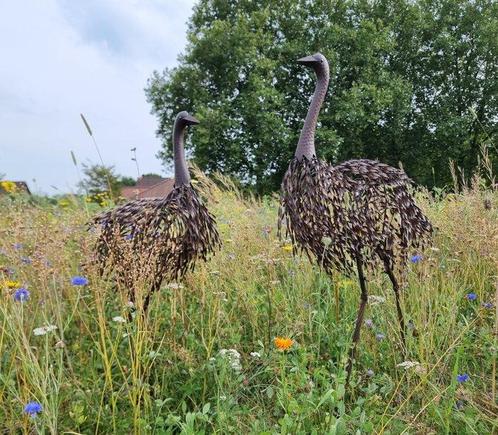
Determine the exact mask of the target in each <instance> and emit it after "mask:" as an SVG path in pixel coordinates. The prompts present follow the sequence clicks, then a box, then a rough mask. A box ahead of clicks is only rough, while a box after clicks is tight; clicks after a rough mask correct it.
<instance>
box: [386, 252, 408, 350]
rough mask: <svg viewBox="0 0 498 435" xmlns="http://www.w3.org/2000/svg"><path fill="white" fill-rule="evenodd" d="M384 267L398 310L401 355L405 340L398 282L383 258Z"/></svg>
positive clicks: (404, 347) (404, 348)
mask: <svg viewBox="0 0 498 435" xmlns="http://www.w3.org/2000/svg"><path fill="white" fill-rule="evenodd" d="M384 269H385V271H386V274H387V276H388V277H389V279H390V280H391V283H392V285H393V290H394V295H395V297H396V311H397V312H398V321H399V330H400V334H401V343H402V348H403V349H402V350H403V355H404V354H405V352H406V340H405V320H404V318H403V311H402V310H401V303H400V297H399V284H398V280H397V279H396V276H395V275H394V272H393V269H392V268H391V266H390V265H389V263H388V262H387V261H386V260H384Z"/></svg>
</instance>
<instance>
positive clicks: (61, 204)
mask: <svg viewBox="0 0 498 435" xmlns="http://www.w3.org/2000/svg"><path fill="white" fill-rule="evenodd" d="M59 205H60V206H61V207H68V206H69V201H68V200H67V199H61V200H60V201H59Z"/></svg>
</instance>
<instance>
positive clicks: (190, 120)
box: [175, 110, 199, 126]
mask: <svg viewBox="0 0 498 435" xmlns="http://www.w3.org/2000/svg"><path fill="white" fill-rule="evenodd" d="M175 122H178V123H179V124H180V125H182V126H187V125H197V124H199V121H198V120H197V119H195V118H194V117H193V116H192V115H190V114H189V113H188V112H187V111H186V110H182V111H181V112H180V113H178V115H176V121H175Z"/></svg>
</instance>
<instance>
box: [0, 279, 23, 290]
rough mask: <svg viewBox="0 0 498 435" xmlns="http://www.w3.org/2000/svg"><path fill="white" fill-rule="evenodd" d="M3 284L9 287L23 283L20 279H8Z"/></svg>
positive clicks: (16, 286)
mask: <svg viewBox="0 0 498 435" xmlns="http://www.w3.org/2000/svg"><path fill="white" fill-rule="evenodd" d="M3 284H4V286H5V287H7V288H8V289H13V288H18V287H20V286H21V283H20V282H19V281H10V280H7V281H4V282H3Z"/></svg>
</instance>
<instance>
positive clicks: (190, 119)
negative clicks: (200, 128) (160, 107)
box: [183, 115, 199, 125]
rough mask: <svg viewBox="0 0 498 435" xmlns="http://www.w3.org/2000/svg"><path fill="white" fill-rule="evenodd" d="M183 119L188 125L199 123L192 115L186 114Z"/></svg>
mask: <svg viewBox="0 0 498 435" xmlns="http://www.w3.org/2000/svg"><path fill="white" fill-rule="evenodd" d="M183 119H184V120H185V121H186V122H187V124H188V125H197V124H199V121H198V120H197V119H196V118H194V117H193V116H192V115H187V116H185V117H184V118H183Z"/></svg>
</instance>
